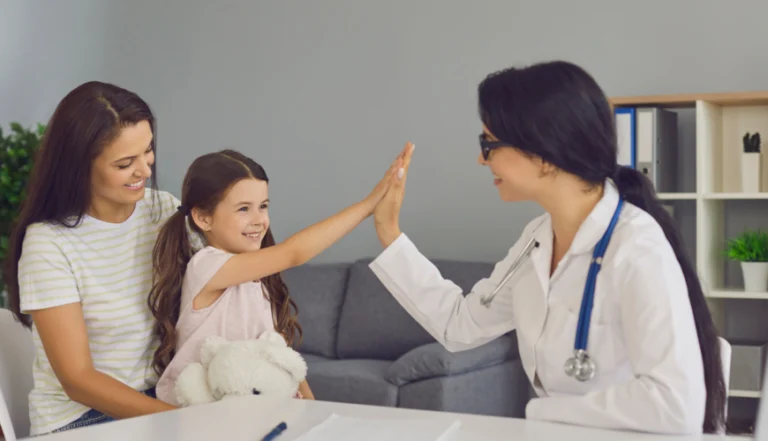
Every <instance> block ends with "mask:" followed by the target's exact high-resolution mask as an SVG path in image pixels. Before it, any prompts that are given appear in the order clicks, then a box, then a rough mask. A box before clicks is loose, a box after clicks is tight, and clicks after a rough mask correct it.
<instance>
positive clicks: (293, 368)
mask: <svg viewBox="0 0 768 441" xmlns="http://www.w3.org/2000/svg"><path fill="white" fill-rule="evenodd" d="M264 353H265V356H266V358H267V359H268V360H270V361H271V362H272V363H274V364H275V365H277V366H280V367H281V368H283V369H284V370H285V371H286V372H288V373H289V374H290V375H291V377H293V379H294V381H296V382H302V381H304V379H305V378H306V377H307V363H306V362H305V361H304V358H302V356H301V355H300V354H299V353H298V352H296V351H295V350H293V349H291V348H289V347H284V348H269V349H267V350H265V351H264Z"/></svg>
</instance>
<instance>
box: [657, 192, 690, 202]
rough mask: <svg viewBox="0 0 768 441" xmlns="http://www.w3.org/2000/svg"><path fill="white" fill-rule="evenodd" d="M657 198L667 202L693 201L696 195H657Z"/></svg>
mask: <svg viewBox="0 0 768 441" xmlns="http://www.w3.org/2000/svg"><path fill="white" fill-rule="evenodd" d="M656 197H657V198H659V199H660V200H665V201H693V200H696V193H657V194H656Z"/></svg>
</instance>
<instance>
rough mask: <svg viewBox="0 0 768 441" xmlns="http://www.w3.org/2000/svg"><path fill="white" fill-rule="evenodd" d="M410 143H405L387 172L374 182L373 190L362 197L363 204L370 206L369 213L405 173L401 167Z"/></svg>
mask: <svg viewBox="0 0 768 441" xmlns="http://www.w3.org/2000/svg"><path fill="white" fill-rule="evenodd" d="M410 145H413V144H411V143H408V144H406V146H405V148H404V149H403V150H402V151H401V152H400V154H398V155H397V157H396V158H395V160H394V161H393V162H392V165H390V166H389V169H387V172H386V173H385V174H384V177H383V178H382V179H381V181H379V183H378V184H376V187H374V188H373V191H372V192H371V193H370V194H369V195H368V196H367V197H366V198H365V199H364V202H365V204H366V205H367V206H369V207H370V213H371V214H372V213H373V210H374V208H375V207H376V205H377V204H378V203H379V202H380V201H381V200H382V198H383V197H384V195H385V194H387V191H388V190H389V189H390V188H391V186H392V184H393V183H394V182H397V181H399V180H400V179H402V178H403V176H404V173H405V170H404V169H403V165H404V161H405V155H406V154H407V152H408V148H409V146H410ZM401 170H402V171H401Z"/></svg>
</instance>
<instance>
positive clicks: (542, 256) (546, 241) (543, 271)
mask: <svg viewBox="0 0 768 441" xmlns="http://www.w3.org/2000/svg"><path fill="white" fill-rule="evenodd" d="M535 237H536V240H537V241H538V242H539V247H538V248H535V249H534V250H533V252H532V253H531V261H532V263H533V268H534V271H536V278H538V279H539V284H540V285H541V292H542V294H543V295H544V298H545V299H546V298H547V297H549V295H548V294H549V272H550V269H551V266H552V242H553V235H552V221H551V220H550V219H547V220H546V221H545V222H544V223H543V224H542V225H541V226H540V227H539V228H538V230H537V231H536V233H535Z"/></svg>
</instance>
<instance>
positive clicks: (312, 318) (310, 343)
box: [282, 264, 349, 358]
mask: <svg viewBox="0 0 768 441" xmlns="http://www.w3.org/2000/svg"><path fill="white" fill-rule="evenodd" d="M348 274H349V264H314V265H302V266H299V267H295V268H291V269H289V270H286V271H283V273H282V276H283V281H285V284H286V286H287V287H288V292H289V293H290V294H291V297H292V298H293V299H294V301H295V302H296V306H297V307H298V309H299V324H300V325H301V328H302V330H303V337H302V341H301V343H298V344H296V345H294V346H295V347H296V348H297V349H299V350H300V351H301V352H306V353H310V354H317V355H322V356H324V357H331V358H335V357H336V335H337V333H338V324H339V315H340V314H341V304H342V303H343V302H344V294H345V292H346V289H345V288H346V284H347V277H348Z"/></svg>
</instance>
